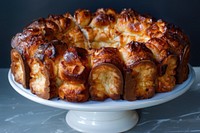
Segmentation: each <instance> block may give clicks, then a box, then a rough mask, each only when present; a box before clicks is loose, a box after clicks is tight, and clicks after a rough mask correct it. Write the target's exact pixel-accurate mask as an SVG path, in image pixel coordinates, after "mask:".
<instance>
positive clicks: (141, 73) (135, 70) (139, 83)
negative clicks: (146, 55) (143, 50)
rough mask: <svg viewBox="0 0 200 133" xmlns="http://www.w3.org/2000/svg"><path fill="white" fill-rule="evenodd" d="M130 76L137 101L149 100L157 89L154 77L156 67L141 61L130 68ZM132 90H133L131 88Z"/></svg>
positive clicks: (149, 62) (155, 75) (146, 61)
mask: <svg viewBox="0 0 200 133" xmlns="http://www.w3.org/2000/svg"><path fill="white" fill-rule="evenodd" d="M131 69H132V76H133V77H134V80H133V82H134V81H135V84H136V86H135V90H136V92H135V93H136V94H135V95H136V98H137V99H147V98H151V97H153V96H154V94H155V90H156V88H157V84H156V77H157V67H156V65H155V64H154V63H153V62H152V61H150V60H143V61H140V62H138V63H136V64H134V65H133V66H132V67H131ZM132 89H133V88H132Z"/></svg>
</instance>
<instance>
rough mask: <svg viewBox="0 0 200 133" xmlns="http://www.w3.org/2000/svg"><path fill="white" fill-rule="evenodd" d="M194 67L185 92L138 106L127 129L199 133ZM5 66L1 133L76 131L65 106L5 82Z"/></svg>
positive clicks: (199, 76)
mask: <svg viewBox="0 0 200 133" xmlns="http://www.w3.org/2000/svg"><path fill="white" fill-rule="evenodd" d="M193 68H194V70H195V73H196V80H195V82H194V83H193V85H192V86H191V88H190V89H189V90H188V91H187V92H186V93H184V94H183V95H181V96H180V97H178V98H176V99H174V100H172V101H169V102H167V103H163V104H161V105H157V106H153V107H148V108H144V109H140V110H137V111H138V113H139V115H140V120H139V122H138V124H137V125H136V126H135V127H134V128H132V129H131V130H129V131H127V132H126V133H161V132H162V133H184V132H185V133H199V132H200V67H193ZM8 70H9V69H0V133H26V132H27V133H78V132H77V131H75V130H73V129H72V128H70V127H69V126H68V125H67V123H66V121H65V115H66V113H67V110H63V109H57V108H53V107H48V106H45V105H41V104H38V103H35V102H33V101H30V100H28V99H26V98H24V97H23V96H21V95H20V94H18V93H17V92H16V91H15V90H14V89H13V88H12V87H11V86H10V84H9V82H8V78H7V76H8Z"/></svg>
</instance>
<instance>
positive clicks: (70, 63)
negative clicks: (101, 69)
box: [58, 47, 89, 83]
mask: <svg viewBox="0 0 200 133" xmlns="http://www.w3.org/2000/svg"><path fill="white" fill-rule="evenodd" d="M87 54H88V53H87V51H86V50H85V49H82V48H78V47H70V48H68V49H67V50H66V51H65V53H64V55H63V57H62V59H61V60H60V62H59V65H58V67H59V71H58V76H59V77H60V79H61V80H64V81H67V82H70V83H85V82H86V81H87V77H88V75H89V66H88V59H87V56H88V55H87Z"/></svg>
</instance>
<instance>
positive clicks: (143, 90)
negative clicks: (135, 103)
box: [120, 41, 157, 101]
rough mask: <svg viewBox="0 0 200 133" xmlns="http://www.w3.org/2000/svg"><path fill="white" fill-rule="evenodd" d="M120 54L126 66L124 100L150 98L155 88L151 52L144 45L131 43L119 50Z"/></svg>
mask: <svg viewBox="0 0 200 133" xmlns="http://www.w3.org/2000/svg"><path fill="white" fill-rule="evenodd" d="M120 53H121V57H122V59H123V60H124V62H125V65H126V69H125V72H124V73H125V86H124V99H125V100H129V101H132V100H136V99H145V98H150V97H152V96H153V95H154V93H155V89H156V87H157V86H156V77H157V67H156V65H155V63H154V62H153V60H152V56H153V55H152V53H151V51H150V50H149V49H147V47H146V46H145V45H144V44H142V43H138V42H133V41H132V42H130V43H128V44H126V46H125V47H123V48H121V49H120Z"/></svg>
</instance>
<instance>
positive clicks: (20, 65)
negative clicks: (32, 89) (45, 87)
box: [11, 49, 30, 88]
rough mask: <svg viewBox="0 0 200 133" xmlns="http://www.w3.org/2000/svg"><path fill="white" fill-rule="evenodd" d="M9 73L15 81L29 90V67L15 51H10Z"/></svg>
mask: <svg viewBox="0 0 200 133" xmlns="http://www.w3.org/2000/svg"><path fill="white" fill-rule="evenodd" d="M11 72H12V73H13V75H14V79H15V81H17V82H18V83H20V84H22V85H23V87H24V88H29V78H30V77H29V67H28V64H27V63H26V62H25V61H24V59H23V57H22V56H21V54H20V53H19V52H18V51H17V50H16V49H12V50H11Z"/></svg>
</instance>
